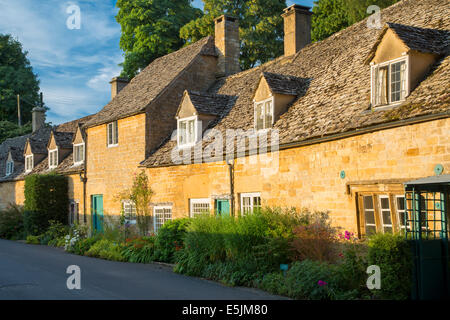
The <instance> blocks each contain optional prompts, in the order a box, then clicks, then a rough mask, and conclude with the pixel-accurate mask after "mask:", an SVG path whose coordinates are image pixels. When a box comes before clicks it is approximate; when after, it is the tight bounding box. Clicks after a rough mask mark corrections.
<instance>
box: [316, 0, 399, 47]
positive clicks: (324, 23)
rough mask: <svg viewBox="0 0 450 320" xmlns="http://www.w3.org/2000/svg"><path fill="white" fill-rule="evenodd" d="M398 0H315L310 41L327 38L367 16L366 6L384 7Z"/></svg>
mask: <svg viewBox="0 0 450 320" xmlns="http://www.w3.org/2000/svg"><path fill="white" fill-rule="evenodd" d="M396 2H398V0H316V1H314V7H313V13H314V15H313V16H312V32H311V38H312V41H320V40H323V39H325V38H328V37H329V36H331V35H332V34H333V33H336V32H338V31H340V30H342V29H345V28H347V27H348V26H351V25H352V24H354V23H356V22H359V21H361V20H363V19H364V18H366V17H367V16H368V13H367V8H368V7H369V6H370V5H377V6H379V7H380V8H381V9H383V8H386V7H388V6H390V5H392V4H394V3H396Z"/></svg>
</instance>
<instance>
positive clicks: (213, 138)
mask: <svg viewBox="0 0 450 320" xmlns="http://www.w3.org/2000/svg"><path fill="white" fill-rule="evenodd" d="M280 14H282V13H280ZM449 15H450V4H449V3H448V1H444V0H420V1H419V0H403V1H400V2H399V3H397V4H395V5H393V6H391V7H389V8H387V9H385V10H383V11H382V12H381V19H382V21H381V22H382V23H381V25H382V28H381V29H377V28H374V27H372V26H371V25H369V24H368V23H367V19H366V20H363V21H361V22H359V23H356V24H354V25H353V26H351V27H349V28H347V29H345V30H342V31H340V32H338V33H336V34H334V35H332V36H331V37H329V38H327V39H325V40H323V41H320V42H316V43H310V26H311V12H310V8H307V7H303V6H299V5H293V6H290V7H289V8H287V9H285V12H284V13H283V18H284V24H285V40H284V49H285V54H284V55H283V56H281V57H279V58H277V59H275V60H273V61H271V62H268V63H266V64H263V65H260V66H257V67H255V68H253V69H250V70H246V71H242V72H241V71H240V67H239V54H240V50H239V43H240V39H239V21H238V20H237V19H236V18H234V17H230V16H226V15H224V16H221V17H219V18H217V19H216V20H215V37H213V36H209V37H206V38H204V39H202V40H200V41H198V42H196V43H194V44H192V45H190V46H188V47H185V48H183V49H181V50H179V51H177V52H174V53H171V54H169V55H166V56H164V57H161V58H159V59H157V60H155V61H153V62H152V63H151V64H150V65H149V66H148V67H147V68H145V69H144V70H143V71H142V72H141V73H140V74H139V75H138V76H136V77H135V78H134V79H133V80H132V81H131V82H130V83H127V80H126V79H121V78H115V79H113V80H112V81H111V88H112V100H111V101H110V103H108V104H107V105H106V106H105V107H104V108H103V109H102V110H101V111H100V112H98V113H97V114H95V115H93V116H90V117H87V118H84V119H80V120H76V121H74V122H70V123H67V124H63V125H60V126H58V127H56V128H40V129H36V131H35V132H34V133H33V134H31V135H29V136H25V137H18V138H15V139H10V140H7V141H6V142H5V143H3V144H2V145H1V146H0V176H1V177H2V178H1V180H0V204H1V205H2V206H6V205H7V204H8V203H11V202H12V203H18V204H20V203H23V184H24V183H23V179H24V177H25V176H26V175H27V174H33V173H39V172H45V171H48V170H56V171H57V172H60V173H62V174H66V175H68V176H69V177H70V179H69V180H70V183H71V188H70V192H71V194H70V197H71V198H72V199H73V201H72V203H73V205H72V206H71V208H70V210H71V211H70V212H74V213H73V214H72V213H71V217H73V218H71V219H77V220H78V221H80V222H85V223H88V224H91V223H92V221H100V220H99V219H97V218H98V217H97V216H98V215H99V216H101V215H119V214H120V213H121V212H124V213H125V214H126V215H127V216H128V217H129V218H130V219H133V213H134V211H135V208H134V205H133V203H131V202H129V201H121V200H119V199H118V197H117V195H118V194H119V193H120V192H121V191H123V190H125V189H128V188H129V187H130V186H131V183H132V179H133V176H134V174H135V173H136V172H139V171H141V170H144V171H145V172H146V173H147V175H148V177H149V179H150V183H151V188H152V190H153V192H154V195H153V197H152V204H151V210H152V212H153V217H154V219H153V222H154V225H153V229H154V230H155V231H157V230H158V229H159V228H160V227H161V225H163V224H164V223H165V221H167V220H170V219H176V218H182V217H188V216H190V217H195V215H196V214H198V213H201V212H204V211H205V210H207V211H211V212H212V213H214V214H220V215H238V214H251V213H252V212H253V210H255V209H257V208H260V207H263V206H281V207H297V208H299V209H301V208H308V209H309V210H311V211H315V210H318V211H329V212H330V216H331V217H332V219H333V222H334V223H335V224H336V225H339V226H341V227H344V228H346V229H348V230H352V231H354V232H357V233H358V235H359V236H364V235H366V234H368V233H373V232H375V231H378V232H392V231H399V230H401V229H402V228H405V227H406V226H405V223H404V216H405V210H406V208H405V199H404V194H405V188H404V183H405V182H407V181H411V180H414V179H419V178H426V177H430V176H433V175H436V174H439V175H445V174H448V173H449V171H450V119H449V116H450V91H449V84H450V66H449V64H450V58H449V55H448V53H449V34H450V22H449V20H448V16H449ZM11 168H12V170H11ZM437 168H440V170H437ZM91 213H94V216H92V215H91ZM71 221H73V220H71ZM93 227H94V228H101V226H99V225H97V222H95V223H94V224H93Z"/></svg>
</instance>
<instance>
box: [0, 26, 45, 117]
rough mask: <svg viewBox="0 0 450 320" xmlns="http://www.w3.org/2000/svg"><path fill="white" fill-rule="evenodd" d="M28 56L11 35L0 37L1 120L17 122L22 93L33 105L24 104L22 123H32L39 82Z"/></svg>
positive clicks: (22, 106)
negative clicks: (19, 98)
mask: <svg viewBox="0 0 450 320" xmlns="http://www.w3.org/2000/svg"><path fill="white" fill-rule="evenodd" d="M27 54H28V52H26V51H23V49H22V45H21V44H20V42H19V41H17V40H16V39H14V38H13V37H12V36H11V35H8V34H6V35H4V34H0V121H11V122H14V123H17V95H18V94H20V96H21V97H23V98H24V99H26V100H27V101H28V102H29V103H22V104H21V113H22V123H27V122H29V121H31V110H32V109H33V104H34V105H38V103H39V100H40V99H39V80H38V79H37V76H36V75H35V74H34V73H33V69H32V67H31V65H30V61H29V60H28V58H27Z"/></svg>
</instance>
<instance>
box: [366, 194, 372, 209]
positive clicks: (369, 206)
mask: <svg viewBox="0 0 450 320" xmlns="http://www.w3.org/2000/svg"><path fill="white" fill-rule="evenodd" d="M364 209H373V199H372V196H369V197H364Z"/></svg>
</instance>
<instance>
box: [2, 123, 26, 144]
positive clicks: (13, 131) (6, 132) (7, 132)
mask: <svg viewBox="0 0 450 320" xmlns="http://www.w3.org/2000/svg"><path fill="white" fill-rule="evenodd" d="M28 133H31V122H28V123H27V124H26V125H24V126H22V127H19V125H18V124H16V123H14V122H10V121H0V143H3V142H4V141H5V140H6V139H9V138H14V137H18V136H23V135H25V134H28Z"/></svg>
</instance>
